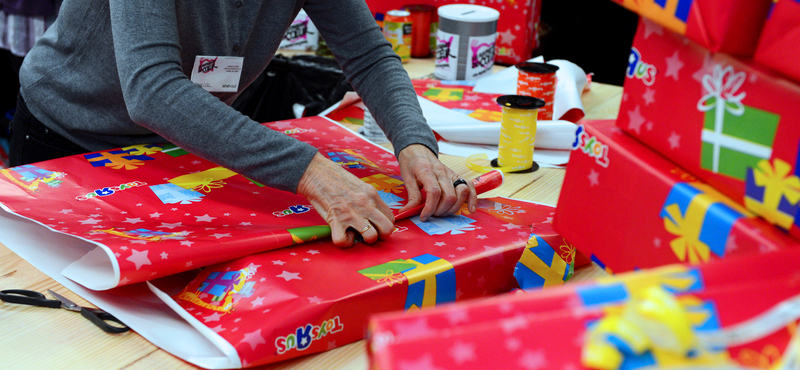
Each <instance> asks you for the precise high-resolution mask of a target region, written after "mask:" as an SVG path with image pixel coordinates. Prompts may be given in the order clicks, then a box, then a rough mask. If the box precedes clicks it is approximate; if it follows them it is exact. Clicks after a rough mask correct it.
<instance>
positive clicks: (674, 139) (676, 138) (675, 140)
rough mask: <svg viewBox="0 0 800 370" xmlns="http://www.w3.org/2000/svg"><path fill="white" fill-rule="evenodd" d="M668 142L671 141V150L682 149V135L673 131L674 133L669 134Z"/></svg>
mask: <svg viewBox="0 0 800 370" xmlns="http://www.w3.org/2000/svg"><path fill="white" fill-rule="evenodd" d="M667 141H669V148H670V149H678V148H680V147H681V135H678V133H677V132H675V131H672V133H670V134H669V138H667Z"/></svg>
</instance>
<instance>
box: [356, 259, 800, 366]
mask: <svg viewBox="0 0 800 370" xmlns="http://www.w3.org/2000/svg"><path fill="white" fill-rule="evenodd" d="M798 263H800V252H798V250H788V251H783V252H778V253H772V254H767V255H759V256H757V257H753V258H747V257H740V258H733V259H729V260H725V261H720V262H718V263H714V264H707V265H703V266H700V267H686V266H681V265H673V266H667V267H663V268H658V269H653V270H647V271H639V272H634V273H627V274H622V275H618V276H614V277H610V278H603V279H599V280H598V281H597V282H594V283H588V284H574V285H566V286H563V287H559V288H553V289H546V290H543V291H536V292H532V293H527V294H518V295H504V296H501V297H495V298H491V299H486V300H481V301H471V302H466V303H460V304H456V305H449V306H446V307H442V308H437V309H435V310H431V311H422V312H415V313H407V314H402V315H401V314H398V313H387V314H380V315H375V316H373V318H372V319H371V320H370V335H369V346H368V350H369V353H370V360H371V361H370V362H371V365H372V368H373V369H381V370H392V369H398V370H403V369H411V368H414V369H420V368H426V369H438V368H447V369H475V368H530V369H552V368H565V369H583V368H603V369H636V368H640V367H644V366H653V365H656V366H659V365H663V366H678V367H681V366H683V367H687V366H690V365H706V366H711V367H714V366H721V365H731V364H733V363H734V362H735V363H738V365H744V366H753V367H756V366H757V367H759V368H766V367H768V366H777V365H779V363H780V361H781V354H782V353H784V354H787V357H786V358H784V359H783V360H786V361H788V360H789V358H790V356H791V355H795V356H796V355H797V351H798V350H800V347H798V345H800V343H793V344H792V346H793V347H789V341H790V339H791V337H792V335H794V337H795V339H794V340H795V342H796V341H797V340H799V339H800V338H799V337H798V334H797V324H796V323H797V319H798V316H800V312H798V311H797V310H796V306H795V305H796V304H797V300H798V293H800V284H798V278H800V275H799V274H798V272H797V270H796V268H795V266H797V264H798ZM667 292H668V293H667ZM755 297H757V298H758V299H756V300H757V301H758V302H753V303H752V304H748V305H742V304H741V301H742V300H746V299H748V298H755ZM748 302H750V300H748ZM646 305H653V306H652V307H654V308H655V310H649V309H648V308H646V307H645V306H646ZM766 312H771V313H773V314H774V313H777V312H782V313H783V314H784V315H783V316H780V319H777V320H770V319H765V317H764V316H760V317H759V315H761V314H764V313H766ZM681 313H685V314H686V315H685V316H681ZM645 316H646V317H645ZM767 317H769V316H768V315H767ZM772 319H776V317H775V316H773V317H772ZM676 323H681V325H676ZM654 328H656V329H659V330H654ZM754 328H758V329H761V330H753V329H754ZM687 329H688V330H687ZM743 329H744V330H743ZM746 329H749V330H746ZM723 332H724V333H727V334H731V333H738V334H743V335H741V336H739V337H738V338H737V339H738V341H737V342H736V343H732V341H727V340H719V334H720V333H723ZM542 333H547V335H542ZM689 333H691V334H689ZM634 334H637V335H634ZM653 337H655V339H657V340H656V341H652V342H651V341H650V340H651V339H654V338H653ZM668 338H671V339H677V340H676V341H675V342H673V343H670V342H668V340H667V339H668ZM723 338H724V336H723ZM727 338H730V337H727ZM659 340H660V341H659ZM680 343H683V346H682V347H681V346H678V347H680V348H682V349H688V351H677V353H680V355H677V354H676V351H671V350H669V348H670V347H675V346H676V344H680ZM711 344H716V345H711ZM709 347H711V348H709ZM792 351H794V353H793V352H792ZM689 353H691V355H687V354H689ZM620 361H621V363H620ZM598 365H599V366H598ZM788 366H790V367H788V368H791V365H788ZM775 368H778V367H775Z"/></svg>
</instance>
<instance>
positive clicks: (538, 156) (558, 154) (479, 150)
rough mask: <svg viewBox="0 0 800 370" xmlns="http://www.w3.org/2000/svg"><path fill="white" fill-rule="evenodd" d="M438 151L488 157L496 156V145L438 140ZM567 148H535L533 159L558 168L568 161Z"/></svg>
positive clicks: (460, 155) (544, 165) (541, 164)
mask: <svg viewBox="0 0 800 370" xmlns="http://www.w3.org/2000/svg"><path fill="white" fill-rule="evenodd" d="M439 152H440V153H444V154H448V155H455V156H459V157H469V156H471V155H473V154H486V156H487V157H488V158H497V153H498V148H497V145H473V144H461V143H449V142H445V141H440V142H439ZM569 154H570V151H569V150H553V149H535V150H534V151H533V160H534V161H536V163H538V164H539V166H540V167H556V168H560V167H561V166H564V165H566V164H567V162H569Z"/></svg>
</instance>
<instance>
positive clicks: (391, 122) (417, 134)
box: [303, 0, 439, 155]
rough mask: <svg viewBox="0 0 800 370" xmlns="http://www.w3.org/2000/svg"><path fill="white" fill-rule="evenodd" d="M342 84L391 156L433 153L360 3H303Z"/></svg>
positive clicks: (400, 75)
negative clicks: (415, 147)
mask: <svg viewBox="0 0 800 370" xmlns="http://www.w3.org/2000/svg"><path fill="white" fill-rule="evenodd" d="M303 8H304V9H305V11H306V13H308V15H309V17H311V20H312V21H313V22H314V25H316V26H317V28H318V29H319V30H320V34H321V35H322V37H323V38H324V39H325V42H326V43H327V44H328V46H329V47H330V49H331V52H333V54H334V56H335V57H336V60H337V61H338V62H339V65H340V66H341V67H342V70H343V71H344V73H345V75H346V76H347V78H348V81H349V82H350V84H351V85H352V86H353V88H354V89H355V90H356V92H357V93H358V95H359V96H360V97H361V98H362V100H363V101H364V104H365V105H366V106H367V107H368V108H369V110H370V113H372V115H373V117H375V121H376V122H377V123H378V125H379V126H380V127H381V128H382V129H383V131H384V133H386V136H387V137H388V138H389V140H390V141H391V142H392V144H393V146H394V150H395V155H397V154H399V153H400V151H401V150H403V149H404V148H405V147H407V146H408V145H411V144H422V145H425V146H426V147H428V149H430V150H431V151H432V152H433V153H434V154H437V155H438V153H439V150H438V146H437V143H436V138H435V137H434V135H433V132H432V131H431V129H430V127H429V126H428V124H427V122H426V121H425V117H423V115H422V108H420V106H419V102H418V101H417V96H416V93H415V92H414V87H413V85H412V84H411V79H409V77H408V73H407V72H406V71H405V69H404V68H403V65H402V63H401V62H400V58H399V57H398V56H397V54H396V53H395V52H394V50H392V46H391V44H390V43H389V42H388V41H387V40H386V38H385V37H384V36H383V34H382V33H381V31H380V28H379V27H378V25H377V23H376V22H375V20H374V19H373V17H372V13H371V12H370V10H369V8H368V7H367V5H366V3H365V2H364V1H363V0H340V1H329V0H308V1H306V3H305V5H304V6H303Z"/></svg>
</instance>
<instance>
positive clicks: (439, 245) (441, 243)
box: [433, 242, 447, 247]
mask: <svg viewBox="0 0 800 370" xmlns="http://www.w3.org/2000/svg"><path fill="white" fill-rule="evenodd" d="M433 245H435V246H437V247H443V246H445V245H447V243H445V242H436V243H433Z"/></svg>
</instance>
